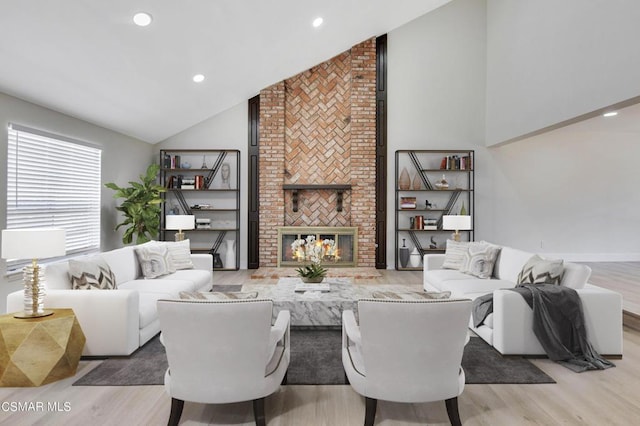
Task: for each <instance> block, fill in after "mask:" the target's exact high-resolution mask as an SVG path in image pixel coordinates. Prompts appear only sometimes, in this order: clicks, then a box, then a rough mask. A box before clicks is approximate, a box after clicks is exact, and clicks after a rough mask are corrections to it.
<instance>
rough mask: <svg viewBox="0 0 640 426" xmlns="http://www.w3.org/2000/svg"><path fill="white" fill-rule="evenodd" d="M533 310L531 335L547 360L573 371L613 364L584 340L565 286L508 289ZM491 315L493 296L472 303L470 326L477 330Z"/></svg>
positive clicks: (580, 318) (573, 297)
mask: <svg viewBox="0 0 640 426" xmlns="http://www.w3.org/2000/svg"><path fill="white" fill-rule="evenodd" d="M509 290H513V291H515V292H517V293H520V295H521V296H522V297H523V298H524V299H525V301H526V302H527V304H528V305H529V307H530V308H531V309H533V332H534V334H535V335H536V337H537V338H538V341H540V345H541V346H542V347H543V348H544V350H545V352H546V353H547V356H548V357H549V359H551V360H553V361H556V362H558V363H560V364H562V365H564V366H565V367H567V368H569V369H570V370H573V371H575V372H578V373H581V372H583V371H586V370H604V369H605V368H609V367H615V365H614V364H613V363H612V362H610V361H608V360H606V359H604V358H602V357H601V356H600V355H599V354H598V353H597V352H596V351H595V350H594V349H593V347H592V346H591V343H589V340H588V339H587V330H586V328H585V324H584V313H583V311H582V301H581V300H580V296H578V293H577V292H576V291H575V290H574V289H572V288H569V287H564V286H560V285H553V284H520V285H519V286H518V287H516V288H511V289H509ZM491 312H493V294H492V293H489V294H486V295H484V296H480V297H478V298H477V299H475V300H474V302H473V323H474V325H475V326H476V327H478V326H479V325H480V324H482V322H483V321H484V319H485V318H486V317H487V315H489V314H490V313H491Z"/></svg>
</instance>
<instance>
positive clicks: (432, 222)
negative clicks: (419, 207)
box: [424, 217, 438, 231]
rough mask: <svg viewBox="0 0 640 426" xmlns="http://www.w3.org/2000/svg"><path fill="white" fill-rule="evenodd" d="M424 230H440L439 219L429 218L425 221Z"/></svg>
mask: <svg viewBox="0 0 640 426" xmlns="http://www.w3.org/2000/svg"><path fill="white" fill-rule="evenodd" d="M424 229H425V230H427V231H435V230H437V229H438V219H436V218H435V217H428V218H426V219H425V220H424Z"/></svg>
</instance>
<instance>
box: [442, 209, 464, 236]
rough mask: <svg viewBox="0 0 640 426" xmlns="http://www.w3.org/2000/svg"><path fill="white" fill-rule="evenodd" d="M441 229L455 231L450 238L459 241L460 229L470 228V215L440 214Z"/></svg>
mask: <svg viewBox="0 0 640 426" xmlns="http://www.w3.org/2000/svg"><path fill="white" fill-rule="evenodd" d="M442 229H445V230H448V231H455V232H454V233H453V235H452V236H451V238H452V239H453V240H454V241H460V231H468V230H470V229H471V216H461V215H444V216H442Z"/></svg>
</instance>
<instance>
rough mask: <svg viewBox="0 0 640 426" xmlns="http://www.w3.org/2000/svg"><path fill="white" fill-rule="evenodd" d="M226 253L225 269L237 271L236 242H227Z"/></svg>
mask: <svg viewBox="0 0 640 426" xmlns="http://www.w3.org/2000/svg"><path fill="white" fill-rule="evenodd" d="M224 243H225V245H226V250H227V251H226V253H225V255H224V267H225V269H236V240H225V241H224Z"/></svg>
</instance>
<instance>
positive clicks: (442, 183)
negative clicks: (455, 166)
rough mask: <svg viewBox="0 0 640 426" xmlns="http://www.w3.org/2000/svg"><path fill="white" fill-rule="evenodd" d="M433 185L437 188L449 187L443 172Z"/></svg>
mask: <svg viewBox="0 0 640 426" xmlns="http://www.w3.org/2000/svg"><path fill="white" fill-rule="evenodd" d="M435 185H436V188H437V189H449V182H447V178H446V177H445V176H444V174H443V175H442V179H440V180H439V181H437V182H436V184H435Z"/></svg>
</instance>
